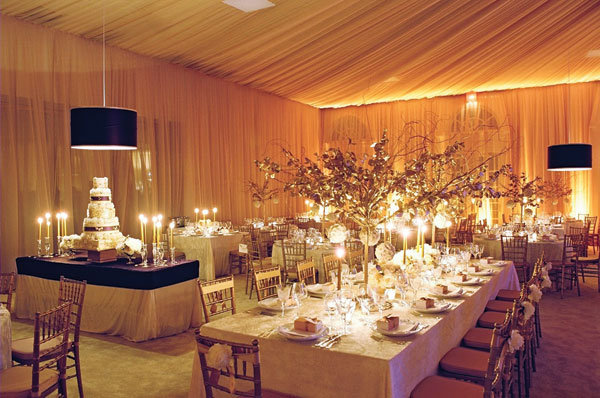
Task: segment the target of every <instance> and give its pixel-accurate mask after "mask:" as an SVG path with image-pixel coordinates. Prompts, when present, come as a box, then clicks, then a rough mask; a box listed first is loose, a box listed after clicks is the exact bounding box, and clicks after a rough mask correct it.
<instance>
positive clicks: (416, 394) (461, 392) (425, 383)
mask: <svg viewBox="0 0 600 398" xmlns="http://www.w3.org/2000/svg"><path fill="white" fill-rule="evenodd" d="M483 392H484V388H483V387H482V386H480V385H478V384H475V383H470V382H468V381H462V380H456V379H452V378H450V377H442V376H429V377H427V378H425V379H424V380H422V381H421V382H420V383H419V384H418V385H417V386H416V387H415V389H414V390H413V391H412V393H411V394H410V396H411V398H432V397H444V398H475V397H478V398H479V397H483Z"/></svg>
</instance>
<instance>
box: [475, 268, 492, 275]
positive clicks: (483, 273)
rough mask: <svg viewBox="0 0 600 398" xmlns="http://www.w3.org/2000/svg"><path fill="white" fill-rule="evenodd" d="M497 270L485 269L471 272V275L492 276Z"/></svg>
mask: <svg viewBox="0 0 600 398" xmlns="http://www.w3.org/2000/svg"><path fill="white" fill-rule="evenodd" d="M494 274H495V272H494V271H493V270H491V269H483V270H481V271H479V272H469V275H477V276H492V275H494Z"/></svg>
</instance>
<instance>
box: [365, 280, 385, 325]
mask: <svg viewBox="0 0 600 398" xmlns="http://www.w3.org/2000/svg"><path fill="white" fill-rule="evenodd" d="M368 289H369V294H370V296H371V298H372V299H373V304H375V306H377V310H378V311H379V317H380V318H383V309H384V308H385V290H384V289H379V288H376V287H375V288H372V287H370V286H369V287H368Z"/></svg>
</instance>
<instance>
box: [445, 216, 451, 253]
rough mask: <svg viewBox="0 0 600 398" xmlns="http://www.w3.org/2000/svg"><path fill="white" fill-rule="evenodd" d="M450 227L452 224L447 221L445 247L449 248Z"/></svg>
mask: <svg viewBox="0 0 600 398" xmlns="http://www.w3.org/2000/svg"><path fill="white" fill-rule="evenodd" d="M451 225H452V223H451V222H450V221H448V222H447V223H446V247H447V248H450V226H451Z"/></svg>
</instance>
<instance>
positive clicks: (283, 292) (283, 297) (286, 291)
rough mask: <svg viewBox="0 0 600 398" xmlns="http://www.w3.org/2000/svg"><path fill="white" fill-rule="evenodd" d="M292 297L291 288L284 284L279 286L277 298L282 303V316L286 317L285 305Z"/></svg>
mask: <svg viewBox="0 0 600 398" xmlns="http://www.w3.org/2000/svg"><path fill="white" fill-rule="evenodd" d="M289 297H290V287H289V286H285V285H283V284H281V283H280V284H278V285H277V298H278V299H279V301H280V303H281V316H282V317H284V316H285V303H286V301H287V299H288V298H289Z"/></svg>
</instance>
